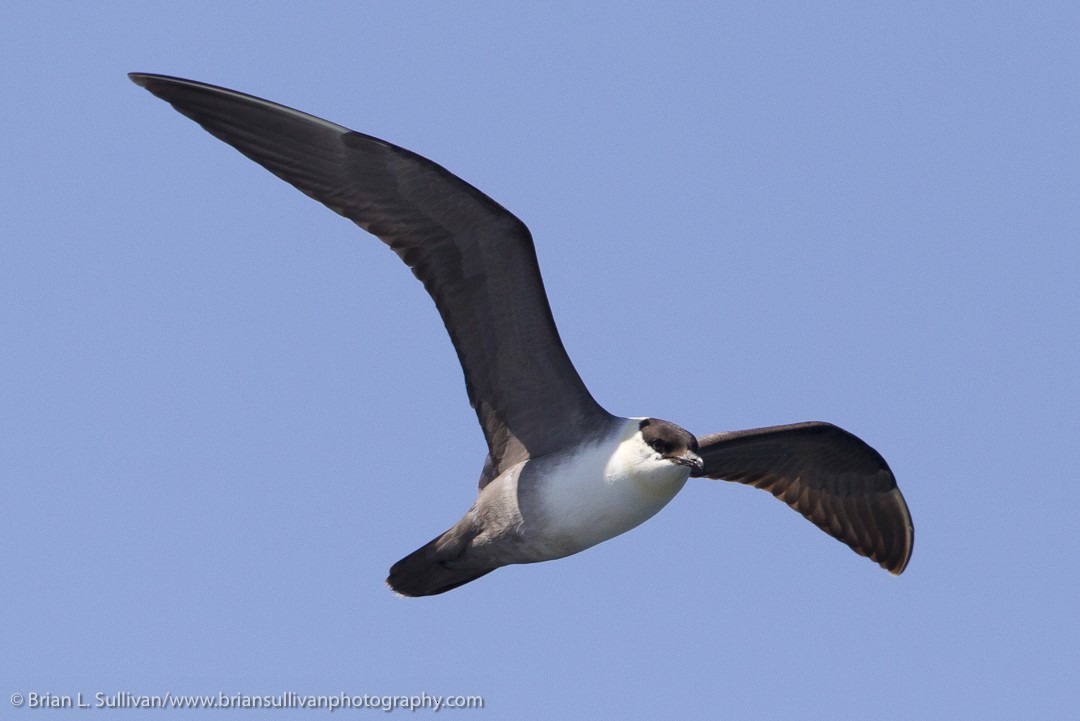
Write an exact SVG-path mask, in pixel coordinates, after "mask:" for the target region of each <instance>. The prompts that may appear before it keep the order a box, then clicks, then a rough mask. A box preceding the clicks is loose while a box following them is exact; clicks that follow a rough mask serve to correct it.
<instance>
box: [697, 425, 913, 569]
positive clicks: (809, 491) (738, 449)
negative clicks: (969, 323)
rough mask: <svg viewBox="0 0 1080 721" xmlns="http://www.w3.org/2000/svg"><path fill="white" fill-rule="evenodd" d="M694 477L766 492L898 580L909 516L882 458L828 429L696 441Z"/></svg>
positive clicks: (906, 551)
mask: <svg viewBox="0 0 1080 721" xmlns="http://www.w3.org/2000/svg"><path fill="white" fill-rule="evenodd" d="M698 448H699V450H698V454H699V455H700V456H701V458H702V460H704V461H705V470H704V472H702V473H701V474H700V475H703V476H706V477H708V478H716V479H719V480H725V481H735V482H737V483H745V484H747V485H751V486H755V487H756V488H761V489H763V490H766V491H769V492H770V493H772V494H773V495H774V496H776V497H777V498H779V499H780V500H781V501H783V502H784V503H786V504H788V505H789V506H791V507H792V508H794V509H795V510H796V511H798V512H799V513H801V514H802V515H803V516H805V517H806V518H807V519H808V520H809V521H811V522H812V523H813V524H814V525H816V526H817V527H818V528H820V529H821V530H823V531H825V532H826V533H828V534H829V535H830V536H832V537H833V538H837V539H839V540H841V541H843V542H844V543H846V544H847V545H848V546H850V547H851V548H852V549H853V550H854V551H855V552H856V553H859V554H861V555H863V556H869V557H870V558H871V559H872V560H874V561H877V562H878V563H879V564H880V565H881V567H882V568H885V569H888V570H889V572H890V573H894V574H897V575H899V574H900V573H903V571H904V568H905V567H906V566H907V563H908V559H910V558H911V550H912V546H913V544H914V542H915V531H914V527H913V526H912V523H911V514H910V513H909V512H908V507H907V503H906V502H905V501H904V496H903V495H902V494H901V493H900V489H899V488H897V487H896V479H895V478H894V477H893V474H892V471H891V470H889V466H888V464H887V463H885V459H884V458H882V457H881V455H880V454H879V453H878V452H877V451H875V450H874V449H873V448H871V447H870V446H868V445H867V444H866V443H864V442H863V441H862V440H860V439H859V438H857V437H856V436H854V435H852V434H851V433H848V432H847V431H845V430H844V429H842V428H838V427H836V426H834V425H832V424H831V423H821V422H810V423H794V424H792V425H786V426H772V427H770V428H754V429H750V430H745V431H731V432H728V433H716V434H714V435H711V436H705V437H703V438H700V439H699V447H698Z"/></svg>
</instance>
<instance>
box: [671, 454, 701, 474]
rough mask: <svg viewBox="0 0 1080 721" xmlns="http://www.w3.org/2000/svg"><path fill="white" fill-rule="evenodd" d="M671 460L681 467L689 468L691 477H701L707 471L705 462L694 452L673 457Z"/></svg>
mask: <svg viewBox="0 0 1080 721" xmlns="http://www.w3.org/2000/svg"><path fill="white" fill-rule="evenodd" d="M671 460H672V462H673V463H677V464H678V465H680V466H688V467H689V468H690V475H691V476H694V477H697V476H700V475H701V474H702V473H703V472H704V471H705V462H704V461H703V460H701V456H699V455H698V454H696V453H694V452H693V451H686V452H685V453H683V454H682V455H681V456H672V457H671Z"/></svg>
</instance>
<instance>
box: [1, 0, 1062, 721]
mask: <svg viewBox="0 0 1080 721" xmlns="http://www.w3.org/2000/svg"><path fill="white" fill-rule="evenodd" d="M1078 37H1080V6H1078V5H1077V4H1076V3H1075V2H1059V3H1055V2H1043V3H1021V2H1015V3H1001V2H983V3H978V4H971V3H916V4H911V3H896V2H818V3H801V2H788V3H771V2H754V3H740V4H731V3H701V4H697V5H694V4H682V5H678V6H674V7H665V8H663V9H660V8H657V7H646V6H642V5H638V4H634V3H624V2H619V3H588V4H585V3H542V4H541V3H536V4H529V5H527V4H525V3H494V2H493V3H483V4H481V3H467V2H466V3H424V4H418V3H364V2H340V3H317V2H315V3H298V2H282V3H263V4H260V5H259V6H258V7H256V6H253V5H243V6H241V4H239V3H237V4H232V5H229V4H223V3H220V2H191V1H186V2H184V3H177V4H175V5H173V6H172V7H169V6H167V5H165V4H157V3H142V2H138V3H136V2H132V3H113V4H109V5H104V4H100V5H99V4H96V3H86V4H80V3H42V2H33V3H31V2H5V3H3V5H2V6H0V67H2V68H3V71H2V72H0V98H2V110H0V137H2V138H3V151H2V158H0V197H2V198H3V212H2V213H0V249H2V255H0V512H2V518H3V521H2V522H0V573H2V578H3V583H2V584H0V619H2V624H0V649H2V651H0V686H2V688H0V691H2V695H0V706H2V709H0V716H3V717H4V718H8V717H9V716H10V717H11V718H31V717H32V718H52V717H54V716H55V717H62V718H71V717H72V715H71V714H70V713H68V714H62V715H61V714H48V713H41V712H37V713H31V712H30V711H29V710H28V709H26V708H23V709H21V710H20V711H18V712H15V711H13V710H12V709H11V707H10V703H9V697H10V695H11V694H13V693H23V694H26V693H29V692H38V693H44V692H50V693H54V694H72V695H74V694H75V693H78V692H81V693H83V694H84V695H86V696H92V694H94V693H96V692H104V693H109V694H114V693H117V692H130V693H135V694H155V693H164V692H166V691H169V692H173V693H200V694H217V693H219V692H224V693H227V694H232V693H238V692H242V693H249V694H273V693H282V692H286V691H293V692H297V693H307V694H338V693H340V692H345V693H347V694H364V693H368V694H418V693H423V692H426V693H429V694H433V695H434V694H444V695H445V694H481V695H483V696H484V698H485V701H486V711H484V712H463V711H462V712H452V711H444V712H442V713H443V714H446V715H453V716H454V717H455V718H456V717H458V715H459V714H460V715H461V716H462V717H464V716H466V715H469V716H473V715H475V716H477V717H478V716H480V715H481V714H483V715H484V716H485V717H490V718H505V719H510V718H513V719H551V718H592V719H623V718H680V719H684V718H685V719H694V718H710V719H716V718H719V719H784V718H787V719H830V720H842V719H866V718H872V719H875V720H877V721H883V720H889V719H979V720H980V721H985V720H987V719H1017V718H1045V719H1053V718H1065V717H1066V716H1067V715H1068V714H1069V713H1074V712H1075V710H1076V708H1077V707H1078V706H1080V690H1078V689H1080V682H1078V679H1080V632H1078V624H1077V609H1078V607H1080V581H1078V578H1077V571H1078V568H1080V565H1078V562H1077V558H1076V548H1077V538H1078V535H1080V522H1078V520H1077V516H1078V509H1080V482H1078V478H1077V470H1076V469H1077V466H1078V460H1080V459H1078V455H1080V454H1078V451H1080V442H1078V435H1080V410H1078V401H1080V371H1078V367H1077V366H1078V358H1080V331H1078V324H1080V282H1078V280H1077V276H1078V274H1080V250H1078V240H1080V202H1078V201H1080V192H1078V191H1080V101H1078V97H1080V85H1078V83H1077V78H1078V77H1080V43H1078V42H1077V38H1078ZM136 70H137V71H149V72H160V73H166V74H173V75H179V76H183V77H190V78H194V79H198V80H204V81H207V82H212V83H215V84H220V85H225V86H227V87H232V88H236V89H238V90H242V91H246V92H249V93H253V94H255V95H259V96H262V97H266V98H269V99H272V100H275V101H278V102H282V103H285V104H287V105H291V106H294V107H297V108H300V109H303V110H306V111H309V112H311V113H314V114H316V115H320V116H322V117H325V118H328V119H330V120H333V121H336V122H338V123H341V124H343V125H346V126H349V127H351V128H355V129H357V130H360V131H363V132H365V133H370V134H373V135H376V136H379V137H382V138H385V139H387V140H390V141H392V142H394V143H397V144H399V145H403V146H405V147H407V148H410V149H412V150H415V151H416V152H419V153H421V154H423V155H425V156H427V157H430V158H432V159H434V160H436V161H437V162H439V163H441V164H443V165H445V166H446V167H447V168H449V169H451V170H452V171H453V172H455V173H457V174H458V175H460V176H461V177H463V178H465V179H466V180H468V181H470V182H471V183H473V184H474V185H476V186H478V187H479V188H481V189H482V190H484V191H485V192H487V193H488V194H490V195H491V196H492V197H493V198H495V199H496V200H498V201H499V202H500V203H502V204H503V205H505V206H506V207H507V208H509V209H510V210H512V211H513V212H514V213H516V214H517V215H518V216H519V217H521V218H522V219H523V220H524V221H525V222H526V223H527V224H528V225H529V227H530V228H531V229H532V231H533V235H534V238H535V240H536V244H537V252H538V255H539V258H540V264H541V268H542V270H543V273H544V279H545V282H546V284H547V289H548V294H549V296H550V299H551V303H552V307H553V311H554V315H555V318H556V321H557V322H558V325H559V328H560V331H561V333H562V337H563V340H564V342H565V344H566V347H567V349H568V351H569V353H570V355H571V357H572V358H573V360H574V362H575V364H576V365H577V367H578V369H579V370H580V372H581V375H582V377H583V378H584V379H585V382H586V383H587V384H588V385H589V387H590V389H591V390H592V392H593V394H594V395H595V396H596V398H597V399H598V400H599V401H600V402H601V403H602V404H603V405H604V406H605V407H607V408H608V409H609V410H610V411H612V412H615V413H618V414H621V415H653V416H657V417H661V418H668V419H671V420H673V421H675V422H677V423H679V424H681V425H683V426H685V427H687V428H689V429H690V430H692V431H694V432H697V433H700V434H705V433H710V432H715V431H720V430H729V429H738V428H746V427H752V426H761V425H773V424H778V423H786V422H794V421H802V420H815V419H818V420H829V421H832V422H834V423H837V424H839V425H841V426H843V427H845V428H847V429H849V430H851V431H852V432H854V433H856V434H858V435H859V436H861V437H862V438H864V439H865V440H866V441H867V442H869V443H870V444H871V445H872V446H874V447H875V448H876V449H877V450H879V451H880V452H881V453H882V454H883V455H884V456H885V458H886V459H888V461H889V463H890V464H891V466H892V468H893V470H894V471H895V473H896V476H897V478H898V479H899V482H900V485H901V488H902V489H903V492H904V494H905V496H906V497H907V500H908V503H909V504H910V507H911V511H912V514H913V517H914V519H915V525H916V543H915V553H914V557H913V558H912V561H911V565H910V566H909V568H908V570H907V572H906V573H905V574H904V575H903V576H901V577H899V578H893V577H891V576H889V575H888V574H887V573H885V572H884V571H882V570H881V569H879V568H877V567H876V566H875V565H874V564H872V563H870V562H868V561H867V560H866V559H863V558H860V557H858V556H856V555H855V554H853V553H852V552H851V551H849V550H848V549H847V548H845V547H844V546H843V545H841V544H839V543H837V542H836V541H834V540H832V539H830V538H829V537H827V536H826V535H825V534H823V533H821V532H819V531H818V530H817V529H815V528H814V527H813V526H812V525H810V524H809V523H807V522H806V521H804V520H803V519H802V518H800V517H799V516H798V515H797V514H795V513H793V512H792V511H790V510H789V509H787V508H786V507H785V506H784V505H783V504H781V503H779V502H777V501H776V500H774V499H772V498H771V497H770V496H769V495H767V494H765V493H762V492H760V491H757V490H754V489H751V488H746V487H742V486H735V485H732V484H726V483H722V482H714V481H692V482H691V483H690V484H688V486H687V488H686V490H685V491H684V492H683V493H682V494H681V495H680V496H679V497H677V498H676V499H675V500H674V501H673V502H672V503H671V505H670V506H669V507H668V508H666V509H665V510H664V511H663V512H661V513H660V514H659V515H658V516H657V517H656V518H654V519H653V520H651V521H649V522H648V523H646V524H645V525H644V526H642V527H640V528H638V529H636V530H635V531H633V532H631V533H630V534H627V535H625V536H623V537H620V538H617V539H615V540H613V541H610V542H608V543H605V544H602V545H601V546H599V547H596V548H594V549H591V550H589V551H587V552H585V553H582V554H579V555H577V556H574V557H571V558H569V559H565V560H562V561H558V562H553V563H545V564H539V565H533V566H520V567H512V568H508V569H502V570H499V571H497V572H496V573H494V574H491V575H490V576H488V577H486V578H484V579H482V580H480V581H478V582H476V583H473V584H471V585H469V586H466V587H463V588H461V589H459V590H456V591H454V592H452V593H449V594H447V595H444V596H440V597H435V598H428V599H401V598H397V597H396V596H394V595H393V594H392V593H391V592H390V591H389V590H388V589H387V588H386V587H385V586H384V585H383V579H384V578H385V575H386V571H387V569H388V568H389V566H390V564H392V563H393V562H394V561H396V560H397V559H398V558H400V557H401V556H403V555H405V554H407V553H408V552H410V551H412V550H413V549H414V548H416V547H417V546H419V545H421V544H423V543H424V542H426V541H427V540H429V539H430V538H431V537H433V536H435V535H436V534H438V533H440V532H441V531H443V530H444V529H445V528H446V527H448V526H449V525H450V524H451V523H453V522H454V521H455V520H456V519H457V518H458V517H459V516H460V515H461V513H462V512H464V511H465V510H466V508H468V506H469V504H470V503H471V502H472V500H473V498H474V496H475V483H476V479H477V477H478V475H479V472H480V468H481V464H482V462H483V458H484V450H485V448H484V441H483V436H482V435H481V433H480V430H479V427H478V426H477V424H476V420H475V416H474V414H473V411H472V410H471V409H470V408H469V407H468V403H467V400H466V396H465V392H464V384H463V382H462V376H461V370H460V368H459V367H458V365H457V362H456V359H455V356H454V353H453V349H452V347H451V345H450V342H449V339H448V338H447V336H446V333H445V331H444V330H443V328H442V325H441V322H440V320H439V317H438V315H437V313H436V311H435V309H434V307H433V305H432V303H431V301H430V299H429V298H428V297H427V295H426V294H425V293H424V292H423V290H422V288H421V286H420V285H419V284H418V283H417V282H416V281H415V280H414V279H413V277H412V275H411V274H410V273H409V271H408V270H407V269H406V268H405V267H404V266H403V265H402V264H401V262H400V261H399V260H398V259H397V257H396V256H395V255H394V254H393V253H392V252H390V251H389V250H388V249H387V248H385V247H384V246H382V245H381V244H380V243H379V242H378V241H376V240H375V239H374V238H372V237H371V236H368V235H366V234H365V233H364V232H362V231H360V230H359V229H357V228H356V227H355V226H353V225H352V224H351V223H349V222H347V221H345V220H344V219H342V218H339V217H337V216H336V215H334V214H333V213H331V212H329V211H327V210H326V209H325V208H323V207H321V206H319V205H318V204H317V203H314V202H313V201H311V200H309V199H308V198H305V197H304V196H303V195H301V194H300V193H298V192H296V191H295V190H294V189H292V188H290V187H288V186H287V185H285V184H284V183H282V182H281V181H279V180H277V179H276V178H274V177H273V176H271V175H270V174H269V173H267V172H266V171H264V170H262V169H261V168H259V167H258V166H256V165H255V164H253V163H251V162H250V161H248V160H247V159H245V158H243V157H242V156H240V155H239V154H238V153H236V152H235V151H234V150H232V149H231V148H229V147H227V146H225V145H224V144H222V143H220V142H219V141H217V140H216V139H214V138H212V137H211V136H209V135H208V134H207V133H205V132H204V131H202V130H201V129H200V128H199V127H198V126H196V125H195V124H194V123H192V122H190V121H189V120H187V119H186V118H184V117H182V116H180V115H179V114H177V113H176V112H174V111H173V110H172V109H171V108H170V107H169V106H168V105H166V104H165V103H163V102H161V101H160V100H157V99H156V98H154V97H152V96H151V95H149V94H148V93H147V92H145V91H143V90H141V89H139V88H137V87H136V86H135V85H133V84H131V83H130V82H129V81H128V80H127V78H126V76H125V74H126V73H127V72H128V71H136ZM87 713H88V712H87ZM97 713H98V714H99V715H101V717H105V716H104V714H102V713H101V712H97ZM223 713H226V712H221V711H211V712H192V711H186V712H182V713H180V714H179V715H182V716H183V717H184V718H193V719H194V718H214V719H221V718H224V716H222V714H223ZM308 713H313V714H315V715H316V716H312V718H314V717H317V716H318V715H319V714H321V713H324V712H319V711H315V712H308ZM350 713H359V712H350ZM363 713H374V712H363ZM399 713H400V712H399ZM418 713H419V712H418ZM424 713H429V712H424ZM157 715H158V714H155V713H139V712H135V711H128V712H125V714H124V718H132V719H134V718H153V717H156V716H157ZM263 715H264V714H259V713H257V712H256V713H255V714H253V717H254V716H259V717H262V716H263ZM265 715H266V716H272V717H283V716H284V714H281V713H275V712H266V713H265ZM294 715H297V714H294ZM300 715H303V714H300ZM96 717H97V716H95V718H96ZM305 717H306V716H305Z"/></svg>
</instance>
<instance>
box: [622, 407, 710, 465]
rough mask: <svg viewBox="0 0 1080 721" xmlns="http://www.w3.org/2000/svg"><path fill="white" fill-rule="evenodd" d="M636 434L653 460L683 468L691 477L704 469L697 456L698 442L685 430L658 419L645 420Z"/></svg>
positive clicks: (699, 457) (639, 425)
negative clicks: (639, 434) (639, 436)
mask: <svg viewBox="0 0 1080 721" xmlns="http://www.w3.org/2000/svg"><path fill="white" fill-rule="evenodd" d="M638 432H639V433H641V440H642V441H644V443H645V445H646V446H647V447H648V449H649V451H650V452H651V453H652V454H653V458H654V459H656V460H658V461H661V462H667V463H672V464H674V465H676V466H685V467H686V468H687V469H688V470H689V473H690V475H692V476H697V475H700V474H701V472H702V471H703V470H704V469H705V463H704V462H703V461H702V460H701V456H699V455H698V440H697V438H695V437H694V434H693V433H691V432H690V431H688V430H686V429H685V428H681V427H679V426H677V425H675V424H674V423H671V422H669V421H662V420H660V419H658V418H645V419H643V420H642V421H641V422H640V423H639V424H638Z"/></svg>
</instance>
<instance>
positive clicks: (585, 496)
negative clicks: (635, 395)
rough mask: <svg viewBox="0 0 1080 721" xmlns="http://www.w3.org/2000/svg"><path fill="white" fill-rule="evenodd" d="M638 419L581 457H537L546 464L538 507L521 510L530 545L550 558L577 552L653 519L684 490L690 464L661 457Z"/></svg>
mask: <svg viewBox="0 0 1080 721" xmlns="http://www.w3.org/2000/svg"><path fill="white" fill-rule="evenodd" d="M638 423H639V421H638V420H637V419H630V420H628V421H627V423H626V424H625V425H624V426H623V427H622V428H621V429H617V430H616V432H615V433H613V434H612V435H611V436H610V437H609V438H607V439H605V440H604V441H602V442H600V443H598V444H596V445H594V446H590V447H588V448H585V449H583V450H582V451H581V452H579V453H578V454H577V455H575V456H570V457H564V458H561V459H535V460H534V461H533V462H537V461H539V463H538V465H541V466H544V467H543V469H542V470H543V472H542V475H541V480H540V482H539V483H538V485H537V488H536V495H535V496H533V497H532V498H530V503H529V506H533V507H532V508H522V509H521V510H522V511H523V516H524V520H525V525H526V528H527V533H528V535H529V537H530V541H531V543H530V545H533V544H536V546H537V547H538V548H537V550H542V553H543V554H544V555H545V556H547V558H559V557H561V556H568V555H570V554H572V553H577V552H578V551H581V550H584V549H586V548H588V547H589V546H594V545H596V544H597V543H600V542H602V541H606V540H608V539H609V538H613V537H614V536H618V535H619V534H621V533H625V532H626V531H629V530H630V529H631V528H634V527H635V526H637V525H639V524H641V523H642V522H644V521H646V520H648V519H649V518H651V517H652V516H653V515H655V514H656V513H657V512H658V511H659V510H660V509H661V508H663V507H664V506H666V505H667V504H668V502H669V501H670V500H671V499H672V498H674V497H675V495H676V494H677V493H678V492H679V491H680V490H682V487H683V486H684V485H685V484H686V479H687V477H688V475H689V469H688V468H686V467H685V466H677V465H675V464H673V463H671V462H670V461H667V460H662V459H659V458H658V457H657V456H656V454H655V453H653V451H652V449H650V448H648V446H646V445H645V444H644V443H643V442H642V441H641V436H640V434H639V433H638ZM537 470H540V469H537ZM530 495H531V494H530Z"/></svg>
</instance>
